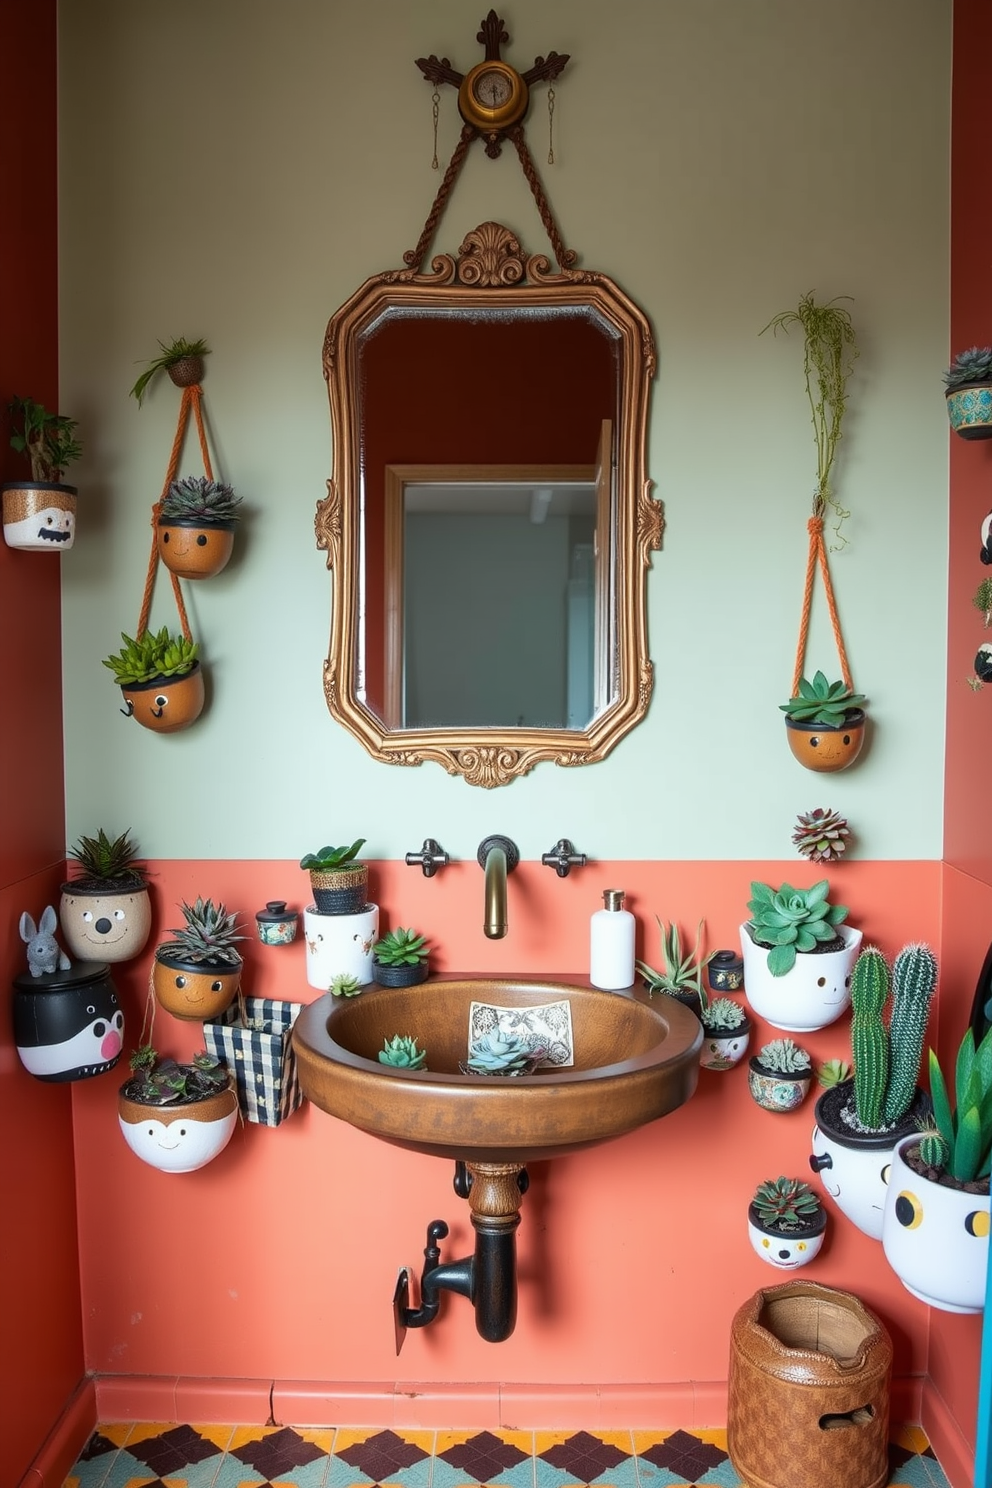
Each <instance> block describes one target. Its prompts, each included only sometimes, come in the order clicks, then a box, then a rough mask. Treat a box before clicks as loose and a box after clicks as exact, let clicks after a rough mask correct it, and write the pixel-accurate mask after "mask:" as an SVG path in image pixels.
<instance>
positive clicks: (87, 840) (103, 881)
mask: <svg viewBox="0 0 992 1488" xmlns="http://www.w3.org/2000/svg"><path fill="white" fill-rule="evenodd" d="M137 852H138V849H137V846H136V845H135V843H134V842H132V841H131V838H130V837H129V836H128V834H127V832H122V833H121V835H120V836H119V837H113V838H111V837H109V836H108V835H107V833H106V832H105V831H104V830H103V828H102V827H100V828H98V830H97V834H96V836H95V837H80V839H79V841H78V842H77V843H76V844H75V846H73V847H70V848H69V850H68V852H67V854H66V856H67V857H68V858H69V860H70V862H72V863H74V864H75V865H76V867H77V868H78V870H79V872H78V873H76V875H75V877H74V878H73V880H72V882H73V883H74V884H77V885H82V884H84V883H85V884H90V885H92V886H98V887H101V888H102V887H109V888H114V889H125V888H135V889H140V888H144V887H145V883H146V881H147V878H148V869H147V868H146V867H145V865H144V863H139V862H138V860H137Z"/></svg>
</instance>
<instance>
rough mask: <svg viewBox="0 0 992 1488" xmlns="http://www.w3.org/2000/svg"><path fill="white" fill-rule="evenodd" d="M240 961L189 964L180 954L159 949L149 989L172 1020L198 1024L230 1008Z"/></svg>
mask: <svg viewBox="0 0 992 1488" xmlns="http://www.w3.org/2000/svg"><path fill="white" fill-rule="evenodd" d="M241 967H242V962H241V960H240V958H239V959H238V963H237V965H236V966H231V965H229V964H228V963H227V962H226V961H221V962H214V964H213V965H211V964H210V963H209V962H204V961H190V960H188V959H187V957H185V956H184V955H183V954H182V953H181V952H176V951H170V950H168V949H167V947H166V946H159V948H158V950H157V951H156V952H155V964H154V966H153V968H152V986H153V988H154V989H155V996H156V998H157V1000H158V1004H159V1006H160V1007H163V1008H165V1011H166V1012H167V1013H171V1014H172V1016H173V1017H174V1018H182V1019H184V1020H185V1021H186V1022H190V1023H193V1022H195V1023H202V1022H203V1020H204V1019H205V1018H217V1017H219V1016H220V1014H221V1013H223V1012H224V1011H225V1010H226V1009H227V1008H229V1007H230V1006H231V1003H232V1002H233V1001H234V999H235V997H237V995H238V988H239V987H240V985H241Z"/></svg>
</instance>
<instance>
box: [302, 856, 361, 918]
mask: <svg viewBox="0 0 992 1488" xmlns="http://www.w3.org/2000/svg"><path fill="white" fill-rule="evenodd" d="M309 872H310V888H311V891H312V893H313V902H314V904H315V905H316V908H317V910H318V913H320V914H324V915H355V914H361V912H362V910H364V909H365V907H366V905H367V903H368V897H369V866H368V864H367V863H345V864H343V865H342V866H341V867H340V868H311V869H310V870H309Z"/></svg>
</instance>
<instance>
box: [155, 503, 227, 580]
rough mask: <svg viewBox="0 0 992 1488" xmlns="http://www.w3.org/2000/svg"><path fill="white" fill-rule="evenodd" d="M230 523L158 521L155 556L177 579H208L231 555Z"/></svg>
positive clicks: (172, 519)
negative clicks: (156, 555) (156, 554)
mask: <svg viewBox="0 0 992 1488" xmlns="http://www.w3.org/2000/svg"><path fill="white" fill-rule="evenodd" d="M234 527H235V524H234V522H206V521H202V520H199V519H196V520H194V519H193V518H190V517H160V518H159V520H158V524H157V527H156V533H157V538H158V556H159V557H160V558H161V560H162V562H163V563H164V564H165V566H166V568H168V569H170V570H171V572H172V573H174V574H178V576H179V577H180V578H181V579H211V578H213V576H214V574H219V573H220V571H221V569H222V568H225V567H226V566H227V561H228V559H229V558H230V556H231V554H232V553H233V552H234Z"/></svg>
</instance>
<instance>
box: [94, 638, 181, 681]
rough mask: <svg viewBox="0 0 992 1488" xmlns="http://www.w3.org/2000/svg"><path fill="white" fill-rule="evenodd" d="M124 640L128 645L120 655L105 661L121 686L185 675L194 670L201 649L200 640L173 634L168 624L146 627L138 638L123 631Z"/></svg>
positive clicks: (106, 658)
mask: <svg viewBox="0 0 992 1488" xmlns="http://www.w3.org/2000/svg"><path fill="white" fill-rule="evenodd" d="M121 640H122V641H123V642H124V645H123V647H122V648H121V650H120V651H119V652H118V654H117V655H116V656H107V657H105V658H104V662H103V664H104V666H105V667H109V668H110V670H111V671H112V672H113V674H114V681H115V682H117V683H118V685H119V686H121V687H127V686H128V685H129V684H131V683H134V682H150V681H151V680H152V678H153V677H181V676H183V675H184V674H185V673H186V672H189V671H192V669H193V666H194V663H195V662H196V659H197V657H198V655H199V651H200V648H199V645H198V644H197V642H196V641H188V640H187V639H186V637H185V636H182V635H171V634H170V633H169V628H168V626H166V625H163V626H162V629H161V630H159V631H151V630H146V631H145V633H144V635H141V636H138V637H137V638H136V639H135V638H134V637H132V636H129V635H125V633H124V631H121Z"/></svg>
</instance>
